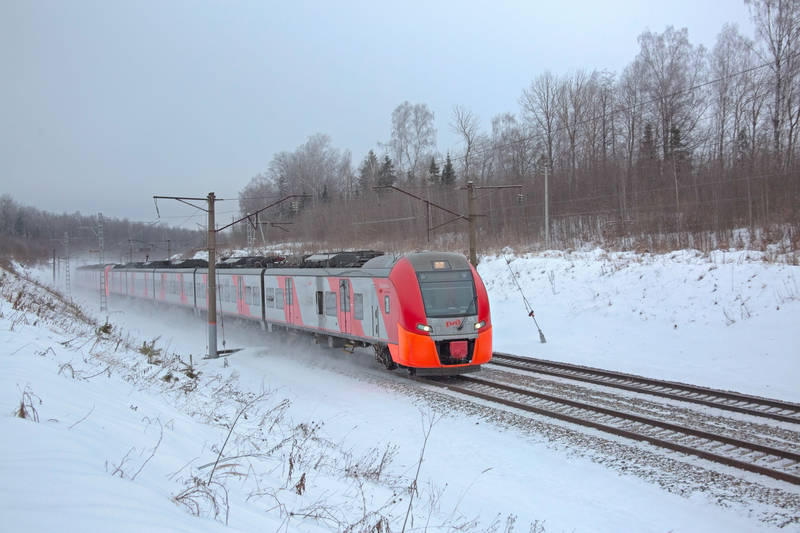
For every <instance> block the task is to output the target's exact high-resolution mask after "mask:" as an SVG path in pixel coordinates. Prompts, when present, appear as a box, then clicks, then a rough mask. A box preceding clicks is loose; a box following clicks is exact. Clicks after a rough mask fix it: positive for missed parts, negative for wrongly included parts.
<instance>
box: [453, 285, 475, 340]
mask: <svg viewBox="0 0 800 533" xmlns="http://www.w3.org/2000/svg"><path fill="white" fill-rule="evenodd" d="M477 301H478V295H477V294H473V295H472V301H470V302H469V306H468V307H467V310H466V311H464V318H462V319H461V324H459V325H458V327H457V328H456V330H457V331H461V329H462V328H463V327H464V320H465V319H466V317H467V315H469V310H470V309H472V306H473V305H475V304H476V303H477Z"/></svg>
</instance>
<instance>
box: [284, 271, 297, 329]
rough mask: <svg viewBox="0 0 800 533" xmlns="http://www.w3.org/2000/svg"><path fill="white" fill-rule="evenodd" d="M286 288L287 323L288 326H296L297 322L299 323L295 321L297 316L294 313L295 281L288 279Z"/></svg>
mask: <svg viewBox="0 0 800 533" xmlns="http://www.w3.org/2000/svg"><path fill="white" fill-rule="evenodd" d="M285 287H286V298H285V301H286V310H285V313H286V315H285V316H286V323H287V324H294V323H295V322H297V321H296V320H295V316H294V315H295V313H294V305H295V301H294V280H293V279H292V278H286V283H285Z"/></svg>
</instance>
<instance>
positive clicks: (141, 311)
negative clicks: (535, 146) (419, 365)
mask: <svg viewBox="0 0 800 533" xmlns="http://www.w3.org/2000/svg"><path fill="white" fill-rule="evenodd" d="M507 252H508V253H507V254H506V255H505V256H496V257H487V258H484V260H483V261H482V262H481V264H480V266H479V272H480V273H481V275H482V277H483V279H484V281H485V283H486V285H487V288H488V290H489V294H490V299H491V305H492V320H493V325H494V347H495V349H496V350H498V351H507V352H510V353H515V354H528V355H531V356H536V357H542V358H545V359H553V360H562V361H568V362H575V363H580V364H586V365H590V366H597V367H602V368H609V369H619V370H624V371H627V372H632V373H637V374H643V375H648V376H653V377H659V378H664V379H672V380H678V381H687V382H692V383H697V384H700V385H705V386H711V387H716V388H724V389H733V390H737V391H740V392H748V393H752V394H758V395H765V396H772V397H778V398H781V399H788V400H793V401H800V391H799V390H798V388H799V387H798V386H797V384H798V383H800V358H799V357H798V355H800V354H798V343H797V340H798V333H797V331H796V324H797V323H798V317H800V291H798V277H800V270H799V269H798V267H796V266H791V265H788V264H781V263H770V262H765V261H764V260H763V258H762V257H760V256H758V255H757V254H756V253H754V252H725V253H723V252H719V253H714V254H711V255H709V256H706V255H703V254H700V253H698V252H693V251H683V252H678V253H674V254H667V255H636V254H628V253H619V254H614V253H606V252H604V251H602V250H595V251H591V252H579V253H578V252H574V253H565V252H547V253H542V254H537V255H526V256H514V255H512V254H511V251H507ZM748 255H750V257H749V258H748ZM505 257H508V258H509V259H510V260H511V268H512V269H513V271H514V272H515V273H516V274H517V275H518V276H519V277H518V281H519V284H520V286H521V287H522V290H523V292H524V294H525V296H526V297H527V299H528V301H529V302H530V304H531V305H532V306H533V308H534V309H535V311H536V318H537V320H538V322H539V325H540V326H541V327H542V329H543V331H544V333H545V335H546V337H547V341H548V342H547V343H546V344H541V343H539V335H538V332H537V330H536V327H535V326H534V324H533V321H532V320H531V318H530V317H528V316H527V313H526V310H525V306H524V303H523V301H522V296H521V295H520V293H519V292H518V290H517V288H516V285H515V284H514V283H513V281H512V279H511V271H510V270H509V266H508V265H507V264H506V261H505ZM46 275H47V273H46V272H45V273H43V274H42V278H43V279H46ZM24 286H25V285H23V283H22V282H21V281H19V280H16V279H14V278H13V277H11V276H9V277H7V278H5V279H4V281H3V283H2V284H0V289H1V290H2V292H3V295H4V296H5V297H4V298H0V315H2V316H0V406H5V407H3V408H2V409H3V411H2V412H1V413H0V414H2V416H0V432H1V433H2V435H3V438H2V439H0V517H2V518H0V524H2V528H1V529H3V530H8V531H16V530H23V531H51V530H55V529H59V530H63V531H95V530H109V529H113V530H114V531H151V530H152V531H160V530H163V531H167V530H169V531H189V530H191V531H219V530H231V529H232V530H241V531H255V530H268V531H273V530H286V531H330V530H334V531H335V530H342V529H345V528H346V527H348V526H352V529H353V530H355V531H361V530H369V529H370V527H372V526H374V525H375V524H376V523H377V522H378V520H379V519H380V518H381V517H385V518H386V519H387V520H388V525H389V526H390V528H391V530H392V531H399V530H401V528H402V525H403V520H404V517H405V513H406V509H407V506H408V495H409V491H408V487H409V486H410V484H411V483H412V481H413V479H414V477H415V473H416V470H417V467H418V461H419V456H420V452H421V450H422V447H423V443H424V437H425V432H426V431H428V430H430V437H429V439H428V441H427V443H426V444H425V453H424V461H423V463H422V467H421V470H420V476H419V479H418V481H417V486H418V489H419V491H418V494H415V496H414V502H413V503H414V506H413V511H412V518H413V520H414V522H413V528H414V529H416V530H420V529H427V530H430V531H451V530H454V529H455V528H457V527H460V526H464V529H466V530H480V531H504V530H508V527H509V525H514V526H515V528H514V529H515V530H523V531H527V530H529V529H532V530H537V529H536V528H539V529H538V530H539V531H542V530H543V531H547V532H561V531H576V532H585V531H636V532H647V531H654V532H655V531H675V532H681V531H692V532H695V531H774V530H782V531H787V530H792V528H794V530H797V528H798V520H800V508H798V507H796V506H795V507H792V505H795V503H794V502H796V501H798V500H797V498H798V497H800V489H798V488H797V487H794V486H791V485H788V484H785V483H781V482H773V481H771V480H765V479H763V478H760V477H759V476H755V475H749V474H746V473H741V472H736V471H733V470H726V469H725V467H719V468H717V467H715V466H713V465H711V466H710V465H709V464H707V463H703V462H702V461H700V460H696V461H693V460H690V459H687V458H686V457H683V456H680V455H678V454H669V453H665V452H660V451H656V450H655V449H653V448H648V447H646V446H645V447H644V448H643V447H642V445H637V444H633V443H630V442H626V441H624V440H619V439H616V440H615V439H611V438H608V437H607V436H604V435H602V434H600V433H592V432H587V431H585V430H581V429H576V428H573V427H570V426H569V425H568V424H554V423H552V422H551V421H547V420H543V419H536V423H535V424H534V425H532V426H527V425H524V424H523V425H520V424H518V422H519V420H520V419H522V417H521V416H520V415H519V414H517V413H513V412H512V413H506V414H503V415H499V416H496V415H491V416H490V415H487V414H486V413H484V412H482V411H481V409H480V407H473V408H466V407H463V406H460V405H459V404H458V403H457V402H454V401H448V400H444V399H441V398H439V397H437V396H435V395H433V394H431V393H429V392H428V391H427V390H426V389H425V387H424V386H421V385H419V384H417V383H414V382H410V381H408V380H406V379H404V378H403V377H402V376H401V375H399V374H398V373H394V374H393V373H388V372H386V371H384V370H382V369H381V368H379V367H378V365H377V363H375V362H374V360H373V359H372V355H371V353H370V352H368V351H366V350H356V352H355V353H353V354H349V353H345V352H342V351H340V350H331V349H327V348H323V347H320V346H316V345H314V344H313V343H312V341H311V340H310V339H309V338H308V337H305V336H295V335H284V334H280V335H276V334H273V335H269V334H267V333H265V332H262V331H261V330H260V329H259V328H257V327H252V326H250V325H241V324H236V323H234V322H233V321H228V323H226V324H225V329H224V331H220V340H222V339H223V338H224V339H225V341H226V344H227V347H239V348H243V349H242V350H241V351H239V352H236V353H235V354H233V355H232V356H230V357H228V358H226V359H221V360H212V361H206V360H201V359H200V354H202V353H204V352H205V339H206V335H205V330H204V324H203V322H202V321H201V320H199V319H198V318H196V317H194V316H193V315H192V314H191V313H188V312H183V311H181V310H170V309H164V308H161V309H153V308H151V307H148V306H146V305H131V302H118V301H116V300H113V299H112V300H111V301H110V312H109V314H108V317H109V322H110V323H111V324H112V325H113V326H114V328H115V329H114V332H115V333H114V334H112V335H111V336H105V335H100V336H99V337H98V334H97V332H96V330H95V328H96V326H92V327H90V326H80V325H78V324H79V322H78V321H77V320H75V319H73V318H70V317H68V316H65V315H64V313H63V312H61V311H59V312H56V311H47V310H46V309H47V306H45V305H43V304H42V303H41V302H42V301H47V296H46V295H44V296H41V297H40V298H41V299H40V300H35V302H38V303H33V304H31V306H30V307H29V310H28V311H26V312H23V311H21V310H19V309H14V305H13V302H14V300H15V299H16V295H17V294H18V293H19V291H20V290H21V288H22V287H24ZM27 287H28V288H27V289H25V290H26V291H27V293H30V294H34V293H35V294H39V293H41V292H42V291H40V290H38V289H34V288H32V287H31V286H27ZM31 298H33V297H31ZM80 299H82V300H83V301H84V303H85V306H84V307H85V309H87V310H88V311H90V312H94V313H97V304H96V302H95V298H94V297H92V296H91V295H82V296H81V298H80ZM31 301H34V300H33V299H32V300H31ZM37 305H38V307H37ZM37 309H38V314H39V315H40V316H37V311H36V310H37ZM42 309H45V311H42ZM104 318H105V317H101V321H102V319H104ZM115 334H119V335H121V337H116V336H114V335H115ZM153 339H156V346H157V347H159V348H161V350H162V352H161V354H160V355H159V358H161V359H163V360H164V361H166V362H165V363H163V364H161V365H151V364H148V363H147V359H146V357H145V356H144V355H142V354H141V353H138V352H137V350H136V348H137V347H139V346H141V344H142V342H143V341H148V342H149V341H151V340H153ZM118 343H119V344H118ZM172 354H177V356H179V357H180V360H181V361H183V362H184V363H187V362H188V361H189V354H193V359H192V360H193V362H194V364H195V368H196V370H197V371H199V372H200V376H199V377H198V378H197V379H196V380H192V379H191V378H189V377H188V376H186V375H185V374H184V373H182V371H183V370H185V365H184V364H183V363H181V362H179V361H177V360H175V359H174V358H172ZM167 375H170V376H171V377H172V378H174V380H172V379H170V380H165V378H166V376H167ZM26 391H27V392H29V393H30V395H29V396H28V397H27V398H28V399H29V400H30V404H31V405H32V406H33V407H34V408H35V409H36V411H37V414H38V423H37V422H34V421H32V420H23V419H21V418H17V417H15V416H13V412H14V411H15V410H16V409H17V408H18V407H19V404H20V400H21V398H25V394H24V393H25V392H26ZM260 395H263V397H261V399H260V400H259V401H257V402H255V403H254V404H253V405H252V406H250V407H248V409H247V410H246V411H245V415H246V418H245V417H244V416H243V417H241V418H239V419H238V421H237V423H236V426H235V431H234V432H233V436H232V438H231V440H230V442H229V443H228V444H227V447H226V448H225V450H224V454H223V455H224V457H229V458H230V457H233V456H235V455H239V454H249V455H248V456H247V457H244V458H240V459H229V460H227V461H226V460H224V459H223V461H222V462H223V464H225V465H231V464H232V465H233V466H226V467H225V468H224V469H222V470H221V471H220V472H218V473H217V474H215V475H216V479H217V480H218V482H219V484H220V485H216V486H212V488H214V490H215V491H216V492H215V493H214V494H215V496H216V498H217V501H218V503H220V502H222V501H223V496H224V491H227V493H228V497H229V502H230V509H229V510H228V512H227V524H228V525H227V526H226V512H225V506H224V505H222V504H220V508H221V510H220V512H219V513H217V514H216V515H215V513H214V511H213V507H212V505H210V503H209V501H208V500H201V499H198V500H197V501H199V502H200V504H201V509H200V512H199V513H198V514H199V515H200V516H199V517H196V516H193V514H192V513H190V512H189V510H188V508H187V507H185V506H182V505H180V504H178V503H176V502H175V501H174V500H173V498H174V497H175V496H176V495H179V494H180V493H181V491H183V490H184V489H186V488H189V487H191V486H192V485H191V483H192V477H193V476H197V477H199V478H202V479H206V478H207V476H208V475H209V473H210V467H205V468H203V467H204V465H208V464H209V463H213V462H214V460H215V459H216V457H217V454H218V452H219V448H220V446H222V443H223V442H225V439H226V435H227V433H228V428H229V427H230V424H231V422H232V421H233V419H234V417H235V416H236V414H237V413H238V412H239V411H240V410H241V409H242V407H243V406H244V405H245V404H246V402H248V401H251V400H253V399H255V398H259V396H260ZM526 420H527V419H526ZM262 421H267V423H264V424H262V423H261V422H262ZM431 424H432V425H431ZM576 435H577V437H576ZM598 442H599V443H600V444H597V443H598ZM584 445H585V446H584ZM593 446H594V447H593ZM603 446H605V447H606V448H603ZM256 448H258V449H259V450H261V452H260V454H259V453H256ZM273 448H274V450H272V449H273ZM604 449H610V450H615V452H610V453H609V455H608V456H606V455H605V452H604V451H603V450H604ZM268 450H272V451H269V453H267V451H268ZM631 450H640V451H642V450H643V451H642V453H645V454H653V456H654V457H660V458H661V459H659V460H658V461H659V464H654V465H649V466H648V465H644V466H643V465H642V463H641V462H639V460H638V459H636V458H635V457H633V455H631V454H632V452H631ZM385 452H386V455H387V457H388V459H389V460H388V461H386V464H385V466H384V467H383V469H382V470H381V472H380V474H378V475H377V476H376V475H374V473H373V474H369V473H368V472H367V470H369V467H373V469H374V467H375V465H376V464H378V463H379V462H380V461H379V459H380V457H381V456H382V455H383V454H384V453H385ZM617 452H618V453H619V457H615V458H609V457H612V456H613V454H614V453H617ZM151 456H152V457H151ZM665 457H666V459H664V458H665ZM290 459H291V461H290ZM290 462H291V464H293V465H294V466H293V467H292V471H291V472H290V468H289V466H288V465H289V464H290ZM662 463H663V464H680V465H683V466H682V467H681V468H683V467H685V468H688V469H689V470H687V471H686V472H688V473H687V474H686V475H683V474H681V473H680V472H678V473H671V472H669V471H668V469H667V468H666V467H664V468H665V469H663V470H662ZM687 465H688V466H687ZM117 467H119V469H118V468H117ZM359 468H360V469H361V470H359ZM698 469H700V470H703V469H716V472H720V473H721V474H722V475H724V474H726V473H731V472H733V475H735V476H738V477H739V478H741V479H743V480H745V481H744V482H743V483H742V484H750V485H749V487H750V488H748V489H747V490H746V491H745V492H747V491H750V492H758V491H759V490H762V491H765V492H766V493H768V494H771V495H776V497H775V498H774V499H775V500H776V501H777V500H780V499H781V498H788V500H787V501H789V502H790V504H789V505H790V506H789V508H786V507H785V506H784V507H781V506H780V505H778V504H774V503H771V498H764V497H758V496H748V495H744V496H743V495H741V494H739V493H737V492H736V490H735V487H727V486H725V485H726V482H725V481H724V479H723V481H721V482H720V486H717V487H714V486H709V483H707V482H706V480H705V478H702V479H701V480H700V481H695V478H694V477H693V476H695V475H696V473H697V471H698ZM648 470H651V471H652V472H653V475H651V476H648V475H646V474H643V473H642V472H645V471H648ZM354 472H356V473H354ZM359 472H360V473H359ZM301 474H305V475H306V477H305V489H304V491H303V494H297V490H296V486H297V484H298V483H299V482H300V479H301V477H300V476H301ZM719 475H720V474H714V475H713V476H711V478H712V479H714V478H715V476H719ZM737 484H738V483H737ZM711 485H713V483H712V484H711ZM223 488H224V491H223ZM401 498H402V499H401ZM792 498H794V499H792ZM768 500H770V501H768ZM289 513H295V514H294V515H290V514H289ZM312 514H316V515H317V518H310V517H308V516H305V517H304V516H301V515H312ZM325 517H327V518H325ZM362 517H367V520H364V521H363V522H359V520H360V519H361V518H362ZM531 525H533V526H534V527H533V528H531ZM781 526H783V528H782V529H781ZM410 529H411V527H407V530H410Z"/></svg>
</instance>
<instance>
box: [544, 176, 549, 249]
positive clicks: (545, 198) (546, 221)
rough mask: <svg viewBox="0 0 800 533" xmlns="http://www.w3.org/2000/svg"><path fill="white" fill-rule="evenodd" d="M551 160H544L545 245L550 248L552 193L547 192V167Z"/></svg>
mask: <svg viewBox="0 0 800 533" xmlns="http://www.w3.org/2000/svg"><path fill="white" fill-rule="evenodd" d="M549 166H550V162H549V161H545V162H544V247H545V248H546V249H548V250H549V249H550V195H549V194H548V193H547V169H548V167H549Z"/></svg>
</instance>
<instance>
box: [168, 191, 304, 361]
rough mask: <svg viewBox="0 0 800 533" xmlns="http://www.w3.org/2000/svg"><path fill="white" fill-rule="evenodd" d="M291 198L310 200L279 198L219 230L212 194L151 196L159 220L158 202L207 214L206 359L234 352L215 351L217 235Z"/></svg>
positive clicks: (219, 200)
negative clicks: (175, 201) (169, 203)
mask: <svg viewBox="0 0 800 533" xmlns="http://www.w3.org/2000/svg"><path fill="white" fill-rule="evenodd" d="M292 198H310V195H308V194H292V195H289V196H286V197H284V198H281V199H280V200H278V201H277V202H273V203H271V204H269V205H268V206H266V207H262V208H261V209H259V210H258V211H256V212H255V213H251V214H249V215H246V216H244V217H242V218H240V219H238V220H234V221H233V222H231V223H230V224H228V225H227V226H223V227H221V228H215V227H214V226H215V225H216V223H215V221H214V205H215V204H216V202H221V201H223V200H224V199H223V198H217V197H216V195H215V194H214V193H213V192H210V193H208V196H206V197H205V198H196V197H187V196H153V202H154V203H155V207H156V214H158V216H159V218H160V217H161V215H160V213H159V212H158V200H159V199H161V200H177V201H178V202H181V203H184V204H186V205H188V206H191V207H194V208H195V209H199V210H201V211H205V212H206V213H208V282H207V283H206V298H207V300H208V304H207V307H208V355H207V356H206V358H208V359H216V358H217V357H219V356H220V354H229V353H231V352H234V351H236V350H217V268H216V266H217V233H218V232H220V231H223V230H225V229H228V228H230V227H231V226H233V225H234V224H238V223H239V222H242V221H243V220H249V219H250V217H251V216H253V215H258V213H261V212H262V211H264V210H266V209H269V208H270V207H273V206H275V205H278V204H280V203H282V202H285V201H286V200H290V199H292ZM203 201H205V202H207V203H208V204H207V205H208V207H207V208H203V207H200V206H199V205H195V204H193V203H190V202H203Z"/></svg>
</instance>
